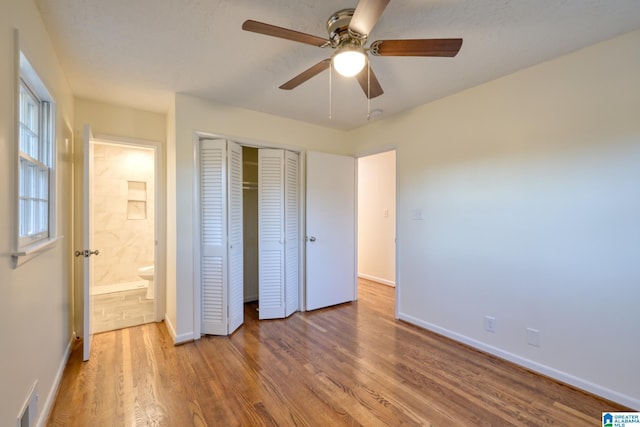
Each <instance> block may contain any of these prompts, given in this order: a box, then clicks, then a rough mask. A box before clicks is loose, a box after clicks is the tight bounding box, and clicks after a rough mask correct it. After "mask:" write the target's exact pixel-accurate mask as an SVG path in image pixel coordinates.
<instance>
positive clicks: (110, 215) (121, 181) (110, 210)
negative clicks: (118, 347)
mask: <svg viewBox="0 0 640 427" xmlns="http://www.w3.org/2000/svg"><path fill="white" fill-rule="evenodd" d="M91 146H92V147H91V148H92V149H91V151H92V159H91V170H90V174H91V179H90V182H91V189H90V191H91V201H90V209H91V216H92V221H91V226H90V234H91V238H92V242H93V246H94V248H96V249H98V250H99V256H96V257H93V265H92V269H91V276H92V277H91V278H90V294H91V299H92V304H91V306H92V307H91V332H92V333H99V332H105V331H111V330H115V329H121V328H127V327H131V326H136V325H140V324H143V323H148V322H152V321H155V318H156V316H155V312H156V303H155V301H156V289H155V288H156V281H155V280H154V276H155V275H154V265H155V258H156V253H155V252H156V221H157V215H156V213H157V212H156V162H157V159H156V157H157V149H156V147H153V146H145V145H141V144H133V143H127V142H117V141H109V140H102V139H96V140H93V141H91Z"/></svg>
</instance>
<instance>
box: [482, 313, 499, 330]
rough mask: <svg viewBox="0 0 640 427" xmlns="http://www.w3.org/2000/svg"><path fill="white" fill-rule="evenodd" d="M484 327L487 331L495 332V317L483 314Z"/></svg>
mask: <svg viewBox="0 0 640 427" xmlns="http://www.w3.org/2000/svg"><path fill="white" fill-rule="evenodd" d="M484 329H485V330H486V331H487V332H492V333H495V332H496V318H495V317H492V316H484Z"/></svg>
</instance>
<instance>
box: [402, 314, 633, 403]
mask: <svg viewBox="0 0 640 427" xmlns="http://www.w3.org/2000/svg"><path fill="white" fill-rule="evenodd" d="M398 319H400V320H403V321H405V322H408V323H411V324H414V325H416V326H420V327H421V328H424V329H427V330H429V331H431V332H435V333H436V334H439V335H443V336H445V337H447V338H451V339H452V340H455V341H458V342H461V343H463V344H466V345H469V346H471V347H474V348H477V349H478V350H482V351H484V352H486V353H489V354H492V355H494V356H497V357H499V358H501V359H505V360H508V361H509V362H513V363H515V364H516V365H520V366H523V367H525V368H527V369H530V370H532V371H535V372H538V373H540V374H542V375H546V376H548V377H551V378H553V379H556V380H558V381H561V382H564V383H566V384H569V385H572V386H574V387H577V388H579V389H582V390H585V391H588V392H590V393H593V394H595V395H598V396H601V397H604V398H605V399H609V400H612V401H614V402H617V403H620V404H621V405H624V406H628V407H629V408H633V409H636V410H640V399H637V398H634V397H632V396H627V395H625V394H622V393H619V392H617V391H615V390H611V389H608V388H606V387H603V386H600V385H598V384H594V383H592V382H590V381H587V380H585V379H582V378H578V377H576V376H574V375H571V374H568V373H566V372H562V371H559V370H557V369H555V368H552V367H550V366H546V365H543V364H541V363H538V362H534V361H533V360H529V359H527V358H524V357H521V356H518V355H517V354H513V353H510V352H508V351H505V350H502V349H500V348H497V347H493V346H491V345H488V344H485V343H483V342H482V341H478V340H475V339H473V338H469V337H467V336H465V335H461V334H458V333H457V332H453V331H450V330H448V329H445V328H442V327H440V326H437V325H434V324H432V323H429V322H425V321H422V320H420V319H417V318H415V317H412V316H409V315H407V314H404V313H399V314H398Z"/></svg>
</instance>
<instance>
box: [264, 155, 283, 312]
mask: <svg viewBox="0 0 640 427" xmlns="http://www.w3.org/2000/svg"><path fill="white" fill-rule="evenodd" d="M284 204H285V200H284V151H283V150H270V149H260V150H259V151H258V251H259V255H258V259H259V260H258V281H259V284H258V299H259V300H258V307H259V318H260V319H275V318H282V317H284V314H285V306H284V211H285V209H284Z"/></svg>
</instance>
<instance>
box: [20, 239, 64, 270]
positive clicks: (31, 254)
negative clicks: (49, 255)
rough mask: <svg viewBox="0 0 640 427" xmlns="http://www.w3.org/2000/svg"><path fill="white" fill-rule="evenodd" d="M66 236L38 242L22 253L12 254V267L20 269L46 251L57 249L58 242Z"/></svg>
mask: <svg viewBox="0 0 640 427" xmlns="http://www.w3.org/2000/svg"><path fill="white" fill-rule="evenodd" d="M63 237H64V236H56V237H52V238H50V239H47V240H45V241H43V242H38V243H36V244H33V245H31V246H28V247H26V248H24V249H23V250H22V251H16V252H14V253H12V254H11V265H12V267H13V268H18V267H19V266H21V265H22V264H24V263H26V262H27V261H31V260H32V259H33V258H35V257H36V256H38V255H40V254H41V253H43V252H44V251H46V250H48V249H51V248H53V247H55V245H56V243H57V242H58V240H62V238H63Z"/></svg>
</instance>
